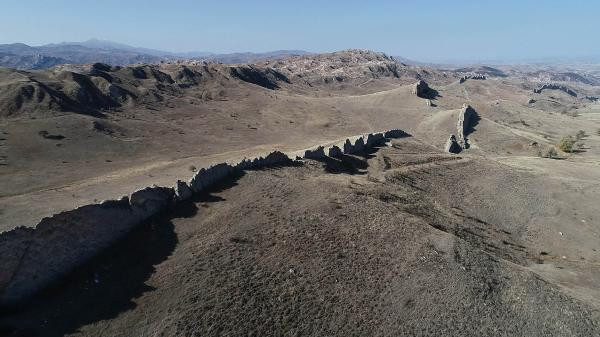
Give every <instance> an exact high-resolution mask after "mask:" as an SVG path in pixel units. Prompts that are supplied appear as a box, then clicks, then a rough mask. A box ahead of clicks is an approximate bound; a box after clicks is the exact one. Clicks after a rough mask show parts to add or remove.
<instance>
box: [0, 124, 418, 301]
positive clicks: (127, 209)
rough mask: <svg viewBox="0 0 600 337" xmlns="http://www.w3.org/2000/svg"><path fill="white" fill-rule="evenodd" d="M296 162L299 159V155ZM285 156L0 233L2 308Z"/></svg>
mask: <svg viewBox="0 0 600 337" xmlns="http://www.w3.org/2000/svg"><path fill="white" fill-rule="evenodd" d="M404 136H407V134H406V133H405V132H403V131H402V130H397V129H396V130H387V131H383V132H378V133H369V134H367V135H359V136H354V137H350V138H348V139H346V140H345V141H343V142H340V143H338V144H329V145H326V146H323V145H320V146H318V147H316V148H314V149H309V150H306V151H304V158H310V159H322V158H325V157H326V154H328V155H329V156H330V157H340V156H343V155H348V154H356V153H360V152H363V151H367V150H370V149H372V148H373V147H375V146H381V145H384V144H385V143H386V142H387V141H388V140H389V139H390V138H399V137H404ZM297 159H302V158H300V157H297ZM294 160H295V159H291V158H290V157H289V156H288V155H287V154H285V153H283V152H280V151H273V152H271V153H269V154H268V155H267V156H265V157H262V156H260V157H257V158H252V159H247V158H244V159H242V160H241V161H239V162H238V163H235V164H230V163H219V164H216V165H213V166H210V167H208V168H202V169H200V170H199V171H198V172H197V173H196V174H195V175H194V176H193V177H192V178H191V179H190V180H189V182H185V181H182V180H178V181H177V182H176V183H175V184H174V187H159V186H152V187H146V188H143V189H140V190H137V191H135V192H133V193H132V194H131V195H129V196H125V197H123V198H121V199H119V200H107V201H104V202H101V203H99V204H92V205H85V206H82V207H79V208H77V209H74V210H70V211H65V212H61V213H58V214H55V215H53V216H51V217H47V218H44V219H42V220H41V221H40V222H39V223H38V224H37V226H36V227H35V228H26V227H17V228H14V229H13V230H10V231H7V232H2V233H0V306H11V305H15V304H18V303H19V302H21V301H23V300H26V299H28V298H29V297H31V296H32V295H34V294H35V293H36V292H38V291H40V290H42V289H43V288H45V287H47V286H49V285H51V284H53V283H55V282H58V281H60V280H61V278H62V277H64V276H65V275H67V274H68V273H69V272H71V271H72V270H73V269H74V268H76V267H78V266H80V265H82V264H83V263H85V262H86V261H88V260H89V259H90V258H92V257H94V256H96V255H97V254H99V253H100V252H102V251H103V250H104V249H106V248H108V247H109V246H111V245H112V244H114V243H115V242H117V241H118V240H119V239H121V238H123V237H124V236H125V235H126V234H127V233H129V232H130V231H131V230H132V229H134V228H135V227H136V226H139V225H141V224H143V223H145V222H146V220H148V219H149V218H151V217H153V216H156V215H158V214H160V213H162V212H165V211H167V210H168V209H170V208H171V207H172V206H174V205H175V204H177V203H179V202H182V201H184V200H187V199H189V198H191V197H192V196H193V194H197V193H202V192H206V191H207V190H209V189H211V188H213V187H214V186H215V185H216V184H218V183H220V182H222V181H223V180H224V179H226V178H228V177H230V176H232V175H233V174H236V173H239V172H241V171H244V170H253V169H260V168H264V167H273V166H281V165H287V164H292V163H293V162H294Z"/></svg>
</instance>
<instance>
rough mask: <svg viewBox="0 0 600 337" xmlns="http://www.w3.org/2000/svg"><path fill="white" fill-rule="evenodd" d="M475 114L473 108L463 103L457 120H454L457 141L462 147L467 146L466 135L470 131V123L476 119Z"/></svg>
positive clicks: (466, 147)
mask: <svg viewBox="0 0 600 337" xmlns="http://www.w3.org/2000/svg"><path fill="white" fill-rule="evenodd" d="M476 116H477V113H476V112H475V109H473V108H472V107H471V106H470V105H468V104H463V107H462V109H461V110H460V112H459V114H458V121H457V122H456V132H457V134H458V137H457V142H458V143H459V144H460V146H461V147H462V148H464V149H468V148H469V143H468V140H467V135H468V134H469V133H470V131H471V125H472V123H473V121H474V120H475V119H476Z"/></svg>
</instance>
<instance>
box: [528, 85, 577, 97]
mask: <svg viewBox="0 0 600 337" xmlns="http://www.w3.org/2000/svg"><path fill="white" fill-rule="evenodd" d="M543 90H560V91H562V92H564V93H566V94H568V95H570V96H573V97H577V93H576V92H575V91H574V90H573V89H571V88H569V87H567V86H566V85H562V84H556V83H547V84H543V85H542V86H540V87H539V88H537V89H533V92H534V93H536V94H541V93H542V91H543Z"/></svg>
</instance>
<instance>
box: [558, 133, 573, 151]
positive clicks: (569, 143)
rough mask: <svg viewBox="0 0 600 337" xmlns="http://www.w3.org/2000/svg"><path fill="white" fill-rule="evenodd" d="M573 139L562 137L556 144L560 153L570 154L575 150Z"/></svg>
mask: <svg viewBox="0 0 600 337" xmlns="http://www.w3.org/2000/svg"><path fill="white" fill-rule="evenodd" d="M575 142H576V141H575V138H573V136H566V137H563V138H562V139H561V140H560V142H558V148H559V149H560V150H561V151H562V152H566V153H571V152H573V149H574V148H575Z"/></svg>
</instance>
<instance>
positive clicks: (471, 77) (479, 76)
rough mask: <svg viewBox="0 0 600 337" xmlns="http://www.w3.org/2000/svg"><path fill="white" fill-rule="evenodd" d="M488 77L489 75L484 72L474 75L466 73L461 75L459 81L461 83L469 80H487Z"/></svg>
mask: <svg viewBox="0 0 600 337" xmlns="http://www.w3.org/2000/svg"><path fill="white" fill-rule="evenodd" d="M485 79H487V77H486V76H485V75H483V74H473V75H465V76H463V77H461V78H460V79H459V80H458V82H459V83H461V84H462V83H465V82H466V81H467V80H485Z"/></svg>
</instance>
